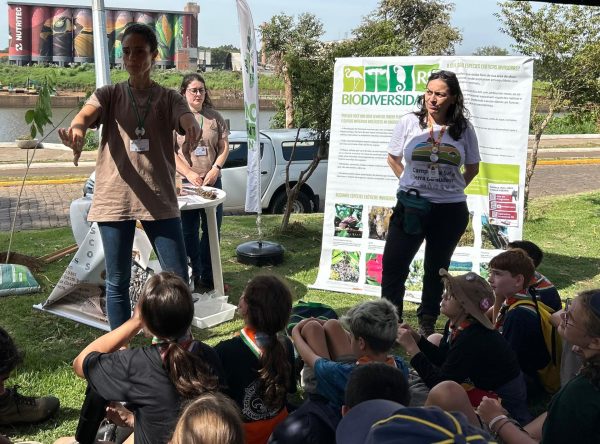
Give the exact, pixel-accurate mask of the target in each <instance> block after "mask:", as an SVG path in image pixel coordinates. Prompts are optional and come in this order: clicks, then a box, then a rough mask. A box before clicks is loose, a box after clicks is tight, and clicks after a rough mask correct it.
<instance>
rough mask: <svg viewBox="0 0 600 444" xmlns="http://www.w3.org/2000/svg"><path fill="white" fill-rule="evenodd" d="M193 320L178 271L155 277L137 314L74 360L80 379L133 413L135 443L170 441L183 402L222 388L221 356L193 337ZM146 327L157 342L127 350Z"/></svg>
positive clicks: (74, 368) (136, 308)
mask: <svg viewBox="0 0 600 444" xmlns="http://www.w3.org/2000/svg"><path fill="white" fill-rule="evenodd" d="M193 316H194V304H193V301H192V294H191V292H190V290H189V287H188V286H187V284H186V283H185V282H183V280H182V279H181V278H180V277H178V276H177V275H175V274H174V273H170V272H162V273H159V274H156V275H154V276H152V277H151V278H150V279H148V281H147V282H146V284H145V285H144V288H143V290H142V295H141V296H140V299H139V301H138V303H137V305H136V307H135V310H134V313H133V316H132V317H131V318H130V319H129V320H127V321H126V322H125V323H124V324H122V325H121V326H119V327H118V328H116V329H114V330H112V331H111V332H109V333H106V334H105V335H103V336H101V337H99V338H98V339H96V340H95V341H93V342H92V343H91V344H89V345H88V346H87V347H86V348H84V349H83V351H82V352H81V353H79V355H78V356H77V357H76V358H75V361H74V362H73V370H74V371H75V373H76V374H77V376H79V377H81V378H85V379H86V380H87V382H88V385H89V387H90V388H91V389H92V390H94V391H95V392H96V393H97V394H98V395H99V396H100V397H102V398H104V399H105V400H107V401H122V402H126V403H127V407H128V408H129V409H131V410H133V413H134V417H135V421H134V437H135V443H136V444H152V443H156V444H164V443H165V442H168V440H169V438H170V436H171V434H172V432H173V428H174V427H175V424H176V422H177V417H178V416H179V411H180V407H181V405H182V402H183V401H184V400H189V399H194V398H196V397H197V396H199V395H201V394H203V393H205V392H207V391H215V390H217V389H218V387H219V384H218V382H219V381H218V375H219V374H220V372H221V365H220V362H219V359H218V357H217V355H216V353H215V352H214V351H213V349H212V348H210V347H209V346H208V345H205V344H202V343H201V342H198V341H193V340H192V338H191V336H190V334H189V332H190V327H191V323H192V319H193ZM142 329H143V330H144V333H145V334H146V335H148V336H154V337H155V339H156V341H155V344H154V345H149V346H144V347H139V348H123V347H125V346H127V345H128V344H129V342H130V341H131V340H132V339H133V338H134V337H135V336H136V335H137V334H138V333H139V332H140V330H142ZM61 442H66V441H61Z"/></svg>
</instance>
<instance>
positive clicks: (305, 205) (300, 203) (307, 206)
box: [271, 191, 312, 214]
mask: <svg viewBox="0 0 600 444" xmlns="http://www.w3.org/2000/svg"><path fill="white" fill-rule="evenodd" d="M286 204H287V195H286V194H285V191H284V192H282V193H279V194H278V195H277V197H275V199H274V200H273V205H272V206H271V213H273V214H283V212H284V211H285V206H286ZM292 213H312V206H311V203H310V198H309V197H308V196H307V195H306V194H304V193H303V192H302V191H300V192H299V193H298V196H297V197H296V200H295V201H294V205H293V206H292Z"/></svg>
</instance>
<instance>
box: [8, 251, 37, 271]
mask: <svg viewBox="0 0 600 444" xmlns="http://www.w3.org/2000/svg"><path fill="white" fill-rule="evenodd" d="M0 263H2V264H5V263H6V251H2V252H0ZM8 263H9V264H19V265H25V266H26V267H27V268H29V269H30V270H31V271H40V270H43V269H44V265H45V264H44V262H43V261H41V260H39V259H38V258H35V257H32V256H27V255H25V254H20V253H15V252H13V251H11V252H10V255H9V257H8Z"/></svg>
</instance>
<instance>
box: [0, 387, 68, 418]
mask: <svg viewBox="0 0 600 444" xmlns="http://www.w3.org/2000/svg"><path fill="white" fill-rule="evenodd" d="M17 389H18V387H17V386H15V387H13V388H7V389H6V393H5V394H4V395H3V396H2V397H0V425H10V424H18V423H36V422H41V421H44V420H46V419H48V418H49V417H50V416H52V415H53V414H54V413H56V412H57V411H58V407H59V406H60V401H59V400H58V398H55V397H54V396H43V397H39V398H36V397H33V396H23V395H21V394H20V393H18V391H17Z"/></svg>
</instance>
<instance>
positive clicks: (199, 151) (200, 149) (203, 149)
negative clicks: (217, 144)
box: [194, 145, 206, 156]
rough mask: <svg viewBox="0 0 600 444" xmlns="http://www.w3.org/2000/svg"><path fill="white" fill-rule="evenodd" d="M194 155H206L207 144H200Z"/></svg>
mask: <svg viewBox="0 0 600 444" xmlns="http://www.w3.org/2000/svg"><path fill="white" fill-rule="evenodd" d="M194 155H195V156H206V146H205V145H198V146H197V147H196V149H195V150H194Z"/></svg>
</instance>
